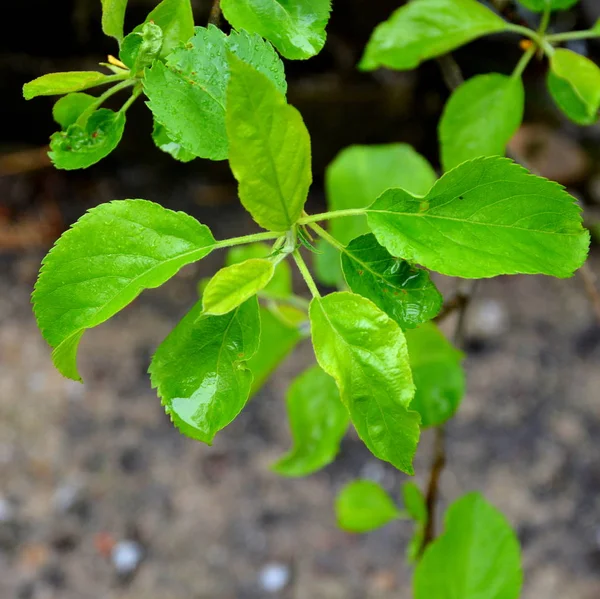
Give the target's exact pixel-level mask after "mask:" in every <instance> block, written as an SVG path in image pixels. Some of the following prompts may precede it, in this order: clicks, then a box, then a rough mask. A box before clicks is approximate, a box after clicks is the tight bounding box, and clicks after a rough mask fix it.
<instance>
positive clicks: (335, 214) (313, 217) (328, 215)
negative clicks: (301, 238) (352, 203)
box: [296, 208, 367, 225]
mask: <svg viewBox="0 0 600 599" xmlns="http://www.w3.org/2000/svg"><path fill="white" fill-rule="evenodd" d="M366 211H367V209H366V208H353V209H349V210H333V211H332V212H322V213H321V214H310V215H309V216H303V217H302V218H299V219H298V222H297V223H296V224H298V225H308V224H310V223H316V222H318V221H320V220H331V219H332V218H341V217H342V216H362V215H363V214H365V212H366Z"/></svg>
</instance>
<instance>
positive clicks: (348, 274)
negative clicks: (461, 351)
mask: <svg viewBox="0 0 600 599" xmlns="http://www.w3.org/2000/svg"><path fill="white" fill-rule="evenodd" d="M342 269H343V271H344V276H345V278H346V283H348V287H350V289H351V290H352V291H354V293H358V294H359V295H362V296H363V297H366V298H368V299H370V300H371V301H372V302H373V303H374V304H375V305H376V306H378V307H379V308H381V310H383V311H384V312H385V313H386V314H387V315H388V316H390V317H391V318H393V319H394V320H395V321H396V322H397V323H398V324H399V325H400V327H401V328H402V329H406V328H412V327H415V326H417V325H418V324H420V323H422V322H426V321H428V320H430V319H431V318H434V317H435V316H436V315H437V314H438V312H439V311H440V308H441V307H442V302H443V298H442V295H441V294H440V292H439V291H438V290H437V289H436V287H435V285H434V284H433V283H432V281H431V279H430V278H429V273H428V272H427V271H426V270H423V269H422V268H417V267H415V266H411V265H410V264H409V263H408V262H406V261H405V260H400V259H398V258H394V256H392V255H391V254H390V253H389V252H388V251H387V250H386V249H385V248H384V247H382V246H381V245H379V243H377V239H375V236H374V235H373V234H372V233H369V234H367V235H361V236H360V237H357V238H356V239H353V240H352V241H351V242H350V243H349V245H348V247H347V248H346V249H345V251H343V252H342Z"/></svg>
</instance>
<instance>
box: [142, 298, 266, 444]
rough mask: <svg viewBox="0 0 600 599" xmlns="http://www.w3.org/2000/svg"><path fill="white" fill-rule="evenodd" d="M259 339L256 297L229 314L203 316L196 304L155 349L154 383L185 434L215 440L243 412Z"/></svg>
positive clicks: (204, 441) (152, 374) (151, 373)
mask: <svg viewBox="0 0 600 599" xmlns="http://www.w3.org/2000/svg"><path fill="white" fill-rule="evenodd" d="M259 340H260V315H259V311H258V301H257V299H256V298H251V299H249V300H248V301H247V302H245V303H243V304H241V305H240V306H238V307H237V308H236V309H235V310H233V311H231V312H229V313H228V314H224V315H219V316H203V315H202V305H201V302H198V303H197V304H196V305H195V306H194V307H193V308H192V310H190V312H189V313H188V314H187V315H186V316H185V317H184V318H183V319H182V320H181V321H180V322H179V324H177V326H176V327H175V328H174V329H173V331H172V332H171V333H170V334H169V336H168V337H167V338H166V339H165V340H164V341H163V342H162V343H161V345H160V346H159V347H158V349H157V350H156V353H155V354H154V357H153V358H152V363H151V364H150V369H149V373H150V378H151V381H152V386H153V387H154V388H156V389H157V390H158V395H159V396H160V398H161V401H162V403H163V405H164V407H165V410H166V412H167V414H168V415H169V416H170V417H171V420H172V421H173V424H174V425H175V426H176V427H177V428H178V429H179V430H180V431H181V432H182V433H183V434H185V435H187V436H188V437H191V438H192V439H196V440H198V441H202V442H203V443H207V444H209V445H210V444H211V443H212V441H213V439H214V436H215V435H216V433H217V432H219V431H220V430H221V429H223V428H224V427H225V426H227V425H228V424H229V423H230V422H231V421H232V420H234V418H235V417H236V416H237V415H238V414H239V413H240V411H241V410H242V408H243V407H244V405H246V402H247V401H248V397H249V395H250V388H251V386H252V373H251V371H250V369H249V368H248V366H247V361H248V360H249V359H250V358H252V356H253V355H254V354H255V353H256V351H257V349H258V346H259Z"/></svg>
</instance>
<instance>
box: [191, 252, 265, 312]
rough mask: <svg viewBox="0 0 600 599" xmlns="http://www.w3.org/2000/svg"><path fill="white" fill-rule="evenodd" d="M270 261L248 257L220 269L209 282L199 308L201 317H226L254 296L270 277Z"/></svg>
mask: <svg viewBox="0 0 600 599" xmlns="http://www.w3.org/2000/svg"><path fill="white" fill-rule="evenodd" d="M274 272H275V267H274V265H273V262H271V261H270V260H265V259H264V258H250V259H249V260H245V261H244V262H240V263H238V264H232V265H231V266H226V267H225V268H222V269H221V270H220V271H219V272H217V274H216V275H215V276H214V277H213V278H212V279H211V280H210V281H209V283H208V285H207V286H206V289H205V290H204V294H203V295H202V305H203V307H204V314H215V315H219V314H227V313H228V312H231V310H233V309H234V308H237V307H238V306H239V305H240V304H242V303H244V302H245V301H246V300H248V299H250V298H251V297H252V296H254V295H256V294H257V293H258V292H259V291H260V290H261V289H263V288H264V287H265V286H266V285H267V284H268V283H269V281H270V280H271V279H272V278H273V273H274Z"/></svg>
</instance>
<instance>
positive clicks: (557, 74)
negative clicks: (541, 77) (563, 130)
mask: <svg viewBox="0 0 600 599" xmlns="http://www.w3.org/2000/svg"><path fill="white" fill-rule="evenodd" d="M548 89H549V90H550V94H551V95H552V98H553V99H554V101H555V102H556V104H557V106H558V107H559V108H560V109H561V110H562V111H563V112H564V113H565V114H566V115H567V116H568V117H569V118H570V119H571V120H572V121H575V122H576V123H578V124H580V125H591V124H593V123H595V122H596V121H597V120H598V109H599V108H600V68H598V66H597V65H596V64H595V63H593V62H592V61H591V60H590V59H589V58H586V57H585V56H581V54H576V53H575V52H571V50H566V49H564V48H559V49H558V50H556V51H555V52H554V54H553V55H552V58H551V59H550V71H549V72H548Z"/></svg>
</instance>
